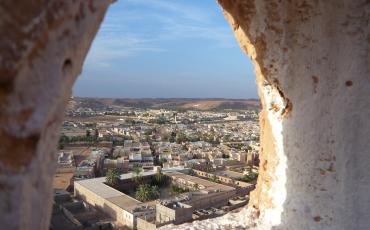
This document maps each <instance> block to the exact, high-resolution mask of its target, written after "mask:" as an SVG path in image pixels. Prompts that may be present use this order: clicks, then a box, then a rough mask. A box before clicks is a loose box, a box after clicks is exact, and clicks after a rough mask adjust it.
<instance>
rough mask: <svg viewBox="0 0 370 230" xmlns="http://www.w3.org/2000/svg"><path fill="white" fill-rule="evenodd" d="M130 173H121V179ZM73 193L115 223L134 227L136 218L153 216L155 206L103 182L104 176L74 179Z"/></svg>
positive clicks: (128, 177)
mask: <svg viewBox="0 0 370 230" xmlns="http://www.w3.org/2000/svg"><path fill="white" fill-rule="evenodd" d="M154 173H155V172H154V171H150V172H143V173H142V176H144V177H145V176H151V175H154ZM131 177H132V174H131V173H127V174H122V175H121V180H125V179H130V178H131ZM74 189H75V190H74V193H75V196H76V197H79V198H81V199H83V200H84V201H86V202H87V203H89V204H90V205H92V206H94V207H96V208H98V209H100V210H101V211H103V212H104V213H106V214H108V215H109V216H111V217H112V218H113V219H115V220H116V222H117V224H119V225H124V226H128V227H130V228H133V229H135V228H136V220H137V218H138V217H141V218H144V219H145V218H155V206H149V205H147V204H144V203H142V202H140V201H138V200H136V199H134V198H132V197H130V196H128V195H126V194H124V193H122V192H120V191H118V190H116V189H114V188H112V187H110V186H108V185H106V184H105V177H99V178H94V179H88V180H80V181H75V183H74Z"/></svg>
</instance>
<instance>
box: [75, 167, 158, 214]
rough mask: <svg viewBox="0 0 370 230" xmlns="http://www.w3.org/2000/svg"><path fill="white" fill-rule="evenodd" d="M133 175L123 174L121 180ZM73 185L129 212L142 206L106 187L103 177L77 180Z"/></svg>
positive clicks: (150, 172)
mask: <svg viewBox="0 0 370 230" xmlns="http://www.w3.org/2000/svg"><path fill="white" fill-rule="evenodd" d="M155 173H156V172H155V171H147V172H141V173H140V175H141V176H143V177H145V176H152V175H154V174H155ZM133 176H134V175H133V173H125V174H122V175H121V180H126V179H130V178H132V177H133ZM75 184H78V185H80V186H82V187H84V188H85V189H87V190H89V191H91V192H92V193H94V194H96V195H97V196H100V197H102V198H104V199H106V200H107V201H109V202H111V203H113V204H114V205H116V206H118V207H120V208H122V209H124V210H126V211H129V212H131V211H132V210H133V209H134V208H135V207H136V206H138V205H141V204H143V203H142V202H140V201H138V200H136V199H134V198H132V197H130V196H129V195H126V194H124V193H122V192H120V191H118V190H116V189H114V188H112V187H110V186H108V185H106V184H105V177H98V178H93V179H87V180H79V181H75Z"/></svg>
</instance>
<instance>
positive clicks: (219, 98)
mask: <svg viewBox="0 0 370 230" xmlns="http://www.w3.org/2000/svg"><path fill="white" fill-rule="evenodd" d="M72 97H73V98H91V99H132V100H140V99H148V100H161V99H163V100H169V99H175V100H176V99H185V100H258V101H259V100H260V98H259V97H257V98H225V97H89V96H74V95H73V96H72Z"/></svg>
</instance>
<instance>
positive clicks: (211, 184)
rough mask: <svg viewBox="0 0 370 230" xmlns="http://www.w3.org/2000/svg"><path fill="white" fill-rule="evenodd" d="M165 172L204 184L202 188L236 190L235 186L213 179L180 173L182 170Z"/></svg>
mask: <svg viewBox="0 0 370 230" xmlns="http://www.w3.org/2000/svg"><path fill="white" fill-rule="evenodd" d="M165 174H166V175H168V176H173V177H176V178H180V179H183V180H185V181H190V182H192V183H196V184H198V185H202V186H204V189H202V190H216V189H219V190H221V191H231V190H235V188H233V187H230V186H227V185H223V184H219V183H215V182H212V181H209V180H205V179H202V178H199V177H195V176H190V175H187V174H184V173H180V172H166V173H165Z"/></svg>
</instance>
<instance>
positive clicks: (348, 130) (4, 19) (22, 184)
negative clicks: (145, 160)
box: [0, 0, 370, 230]
mask: <svg viewBox="0 0 370 230" xmlns="http://www.w3.org/2000/svg"><path fill="white" fill-rule="evenodd" d="M109 3H110V1H108V0H89V1H88V0H74V1H62V0H50V1H42V0H35V1H32V2H29V1H14V0H3V1H1V2H0V35H1V36H0V54H1V55H0V73H1V79H0V106H1V110H0V119H1V120H0V122H1V123H0V124H1V125H0V223H1V227H2V228H4V229H47V225H48V221H49V217H50V214H49V213H50V203H51V178H52V172H53V168H54V164H53V157H52V152H53V150H54V147H55V143H56V139H57V134H58V132H57V130H58V126H59V124H60V123H61V121H62V114H63V109H64V106H65V104H66V100H67V99H68V97H69V95H70V90H71V87H72V84H73V82H74V80H75V78H76V76H77V75H78V74H79V72H80V70H81V66H82V62H83V59H84V57H85V55H86V52H87V50H88V48H89V46H90V43H91V40H92V39H93V37H94V35H95V33H96V31H97V29H98V26H99V24H100V22H101V20H102V18H103V15H104V12H105V11H106V9H107V7H108V5H109ZM219 3H220V5H221V7H222V8H223V10H224V13H225V16H226V18H227V20H228V21H229V22H230V24H231V26H232V28H233V30H234V33H235V35H236V37H237V39H238V41H239V43H240V45H241V47H242V48H243V49H244V50H245V51H246V53H247V54H248V55H249V56H250V57H251V59H252V60H253V62H254V64H255V69H256V77H257V85H258V87H259V94H260V97H261V100H262V104H263V111H262V112H261V132H262V133H261V147H262V148H261V165H260V166H261V169H260V170H261V171H260V177H259V179H258V185H257V189H256V191H255V192H253V195H252V199H251V202H250V206H249V208H248V209H245V210H243V211H242V212H240V213H237V214H228V215H226V216H224V217H220V218H216V219H212V220H206V221H200V222H195V223H192V224H185V225H180V226H176V228H175V227H174V226H171V227H165V228H171V229H211V228H213V229H238V228H247V227H250V228H258V229H284V230H286V229H294V230H296V229H330V230H334V229H335V230H337V229H356V230H357V229H360V230H361V229H368V226H370V218H368V217H369V216H370V215H369V210H370V195H369V191H370V180H369V178H370V170H368V164H369V163H370V158H369V149H370V141H369V138H368V136H369V135H370V120H369V117H370V74H369V68H370V67H369V66H370V57H369V41H370V38H369V37H370V34H369V32H370V29H369V19H370V16H369V14H370V3H369V1H367V0H326V1H318V0H290V1H288V0H285V1H271V0H219Z"/></svg>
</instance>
